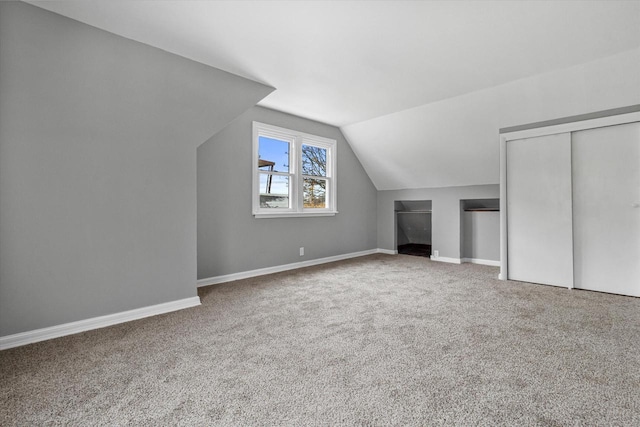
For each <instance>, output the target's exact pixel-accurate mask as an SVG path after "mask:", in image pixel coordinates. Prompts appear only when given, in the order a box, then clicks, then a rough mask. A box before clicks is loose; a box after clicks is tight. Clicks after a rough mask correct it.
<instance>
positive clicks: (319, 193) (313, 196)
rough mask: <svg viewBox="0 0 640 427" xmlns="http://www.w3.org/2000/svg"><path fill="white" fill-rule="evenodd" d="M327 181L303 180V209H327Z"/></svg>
mask: <svg viewBox="0 0 640 427" xmlns="http://www.w3.org/2000/svg"><path fill="white" fill-rule="evenodd" d="M326 194H327V180H326V179H314V178H305V179H304V193H303V196H302V197H303V199H302V200H303V206H304V207H305V208H316V209H324V208H326V207H327V203H326Z"/></svg>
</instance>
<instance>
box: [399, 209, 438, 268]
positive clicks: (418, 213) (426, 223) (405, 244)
mask: <svg viewBox="0 0 640 427" xmlns="http://www.w3.org/2000/svg"><path fill="white" fill-rule="evenodd" d="M431 206H432V203H431V200H398V201H396V202H395V206H394V210H395V217H396V230H395V231H396V233H395V234H396V247H397V250H398V253H399V254H404V255H414V256H421V257H426V258H429V257H431Z"/></svg>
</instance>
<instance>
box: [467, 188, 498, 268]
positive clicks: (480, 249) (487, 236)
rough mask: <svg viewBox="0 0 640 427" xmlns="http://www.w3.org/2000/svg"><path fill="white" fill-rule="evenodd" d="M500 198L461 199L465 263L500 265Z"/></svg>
mask: <svg viewBox="0 0 640 427" xmlns="http://www.w3.org/2000/svg"><path fill="white" fill-rule="evenodd" d="M499 235H500V199H471V200H460V239H461V242H460V253H461V258H462V262H474V263H482V264H489V265H498V264H499V261H498V260H499V259H500V240H499V238H498V236H499Z"/></svg>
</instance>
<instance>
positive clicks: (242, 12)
mask: <svg viewBox="0 0 640 427" xmlns="http://www.w3.org/2000/svg"><path fill="white" fill-rule="evenodd" d="M30 3H33V4H35V5H37V6H40V7H43V8H45V9H49V10H51V11H54V12H57V13H60V14H62V15H66V16H68V17H71V18H73V19H77V20H79V21H82V22H85V23H87V24H90V25H93V26H95V27H98V28H102V29H104V30H107V31H110V32H113V33H116V34H119V35H122V36H124V37H127V38H130V39H133V40H137V41H140V42H143V43H146V44H149V45H151V46H155V47H158V48H161V49H164V50H166V51H169V52H172V53H175V54H178V55H182V56H184V57H187V58H190V59H193V60H196V61H199V62H202V63H205V64H208V65H211V66H213V67H216V68H219V69H222V70H225V71H228V72H231V73H234V74H237V75H240V76H243V77H247V78H250V79H253V80H256V81H259V82H261V83H266V84H268V85H270V86H273V87H275V88H276V91H274V92H273V93H271V94H270V95H269V96H268V97H267V98H265V99H264V100H262V101H261V102H260V105H263V106H265V107H269V108H273V109H276V110H280V111H284V112H288V113H292V114H295V115H298V116H301V117H306V118H310V119H313V120H317V121H320V122H324V123H329V124H332V125H336V126H340V128H341V129H342V132H343V133H344V135H345V136H346V137H347V139H348V141H349V143H350V145H351V146H352V148H353V150H354V151H355V153H356V154H357V156H358V158H359V159H360V161H361V162H362V165H363V166H364V168H365V170H366V171H367V173H368V174H369V176H370V177H371V179H372V181H373V183H374V184H375V186H376V187H377V188H378V189H379V190H388V189H401V188H424V187H446V186H454V185H470V184H495V183H497V182H498V175H499V150H498V138H497V132H498V129H499V128H500V127H505V126H513V125H518V124H522V123H527V122H533V121H539V120H547V119H552V118H557V117H563V116H569V115H575V114H581V113H585V112H590V111H597V110H599V109H606V108H613V107H619V106H624V105H631V104H635V103H640V89H638V88H640V0H631V1H617V0H606V1H598V0H592V1H524V0H523V1H483V0H478V1H364V0H363V1H337V0H336V1H302V0H300V1H268V0H263V1H257V0H254V1H251V0H248V1H112V0H110V1H107V0H102V1H99V0H97V1H32V2H30Z"/></svg>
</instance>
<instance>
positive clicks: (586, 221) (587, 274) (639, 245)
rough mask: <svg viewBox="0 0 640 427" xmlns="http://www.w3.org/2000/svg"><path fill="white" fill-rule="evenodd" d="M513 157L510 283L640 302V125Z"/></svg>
mask: <svg viewBox="0 0 640 427" xmlns="http://www.w3.org/2000/svg"><path fill="white" fill-rule="evenodd" d="M505 150H506V153H505V154H503V161H506V182H504V183H503V184H506V185H505V186H506V191H505V192H503V196H505V198H506V206H505V207H506V224H505V228H503V230H505V231H506V234H507V236H506V239H505V238H504V237H503V244H506V255H507V262H506V263H503V270H506V271H507V275H506V276H507V277H503V278H508V279H511V280H519V281H526V282H533V283H542V284H549V285H556V286H565V287H568V288H573V287H575V288H581V289H589V290H596V291H602V292H611V293H617V294H624V295H633V296H640V122H638V121H636V122H631V123H624V124H615V125H611V126H602V127H593V128H588V129H584V130H573V131H568V132H560V133H550V134H543V135H540V136H533V137H525V138H514V139H509V140H506V141H505ZM503 210H504V209H503ZM503 253H504V252H503ZM504 267H506V268H504Z"/></svg>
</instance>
